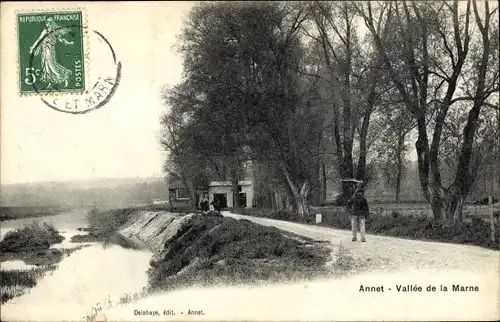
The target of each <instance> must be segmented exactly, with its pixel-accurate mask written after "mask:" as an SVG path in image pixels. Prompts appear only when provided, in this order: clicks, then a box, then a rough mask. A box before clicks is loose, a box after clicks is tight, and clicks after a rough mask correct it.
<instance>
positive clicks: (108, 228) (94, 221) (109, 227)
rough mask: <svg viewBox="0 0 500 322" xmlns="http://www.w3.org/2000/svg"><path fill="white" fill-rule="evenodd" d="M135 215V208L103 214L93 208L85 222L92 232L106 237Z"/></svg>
mask: <svg viewBox="0 0 500 322" xmlns="http://www.w3.org/2000/svg"><path fill="white" fill-rule="evenodd" d="M136 213H137V209H135V208H124V209H111V210H106V211H103V212H100V211H98V210H97V209H96V208H93V209H91V210H90V211H89V212H88V213H87V221H88V222H89V226H90V229H91V230H92V231H95V232H96V233H97V234H99V235H104V236H107V235H111V234H113V233H115V232H116V231H118V230H119V229H120V228H121V227H122V226H123V225H124V224H125V223H126V222H127V221H128V220H129V219H130V218H132V217H133V216H134V215H135V214H136Z"/></svg>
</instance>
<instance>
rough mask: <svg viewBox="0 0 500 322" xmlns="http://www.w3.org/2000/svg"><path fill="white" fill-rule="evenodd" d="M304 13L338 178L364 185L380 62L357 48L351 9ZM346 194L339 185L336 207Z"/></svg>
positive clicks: (317, 7) (334, 6) (315, 5)
mask: <svg viewBox="0 0 500 322" xmlns="http://www.w3.org/2000/svg"><path fill="white" fill-rule="evenodd" d="M309 10H310V15H309V18H310V19H309V20H310V22H311V23H310V24H309V25H307V26H304V27H303V28H302V30H303V32H304V33H305V34H306V35H307V36H308V37H309V38H310V39H311V40H312V41H313V42H315V43H316V47H313V48H317V49H318V50H319V52H320V55H321V57H322V59H321V61H322V63H323V66H322V70H323V72H321V74H320V75H321V76H322V80H323V82H324V86H325V94H326V98H327V100H328V102H329V104H330V106H331V113H330V120H329V122H328V123H329V125H330V126H331V131H329V133H332V138H333V140H332V141H333V143H334V147H335V154H336V158H337V159H338V163H337V164H338V173H339V175H340V177H342V178H354V177H355V178H357V179H359V180H363V181H365V182H366V181H367V173H366V171H367V152H368V144H367V138H368V133H369V127H370V119H371V116H372V114H373V113H374V111H375V109H376V107H377V105H378V104H379V99H380V92H381V86H380V80H381V77H380V66H381V60H380V59H379V55H378V52H377V51H375V50H372V49H373V48H370V46H365V47H364V48H363V47H362V46H361V44H360V38H361V36H360V31H359V28H358V27H357V26H358V24H357V21H356V18H357V14H356V11H355V7H354V6H353V5H352V4H351V3H349V2H320V1H315V2H311V3H309ZM365 43H366V42H365ZM368 43H370V42H369V41H368ZM326 133H328V132H326ZM356 145H357V146H358V149H357V151H355V150H354V147H355V146H356ZM355 152H357V154H358V159H357V161H355ZM349 188H350V186H349V185H347V184H343V185H342V197H341V201H342V202H345V201H346V200H347V199H348V198H349V197H350V194H351V191H350V190H349Z"/></svg>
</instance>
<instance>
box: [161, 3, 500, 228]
mask: <svg viewBox="0 0 500 322" xmlns="http://www.w3.org/2000/svg"><path fill="white" fill-rule="evenodd" d="M496 10H497V7H496V5H495V8H490V4H489V3H488V2H481V3H478V2H477V1H467V2H460V3H459V2H458V1H455V2H415V1H391V2H350V1H342V2H340V1H337V2H317V1H314V2H283V3H281V2H238V3H227V2H223V3H203V4H199V5H197V6H195V7H194V9H193V10H192V11H191V13H190V15H189V18H188V20H187V23H186V26H185V28H184V30H183V32H182V36H181V39H180V46H179V50H180V52H181V53H182V55H183V57H184V80H183V82H182V83H181V84H179V85H178V86H176V87H174V88H172V89H168V90H166V91H165V92H164V94H163V97H164V100H165V102H166V103H167V104H168V106H169V108H170V109H169V111H168V112H167V113H166V114H165V115H164V117H163V118H162V125H163V129H164V133H163V135H162V137H161V142H162V144H163V145H164V146H165V148H166V149H167V150H168V151H169V157H168V159H167V162H166V170H167V171H168V172H169V173H171V174H173V175H176V176H177V177H178V179H180V180H181V181H182V182H183V184H184V185H185V186H186V188H188V189H189V191H191V192H192V194H193V196H194V193H195V188H196V187H197V186H198V185H202V184H204V183H206V182H207V181H208V180H209V179H220V180H226V179H227V180H231V181H232V182H233V189H234V192H237V189H238V186H237V182H238V179H239V178H240V177H241V174H242V167H241V165H242V164H245V163H246V162H248V161H251V162H252V163H253V164H254V167H255V168H257V169H260V170H261V172H262V173H265V177H266V179H267V180H266V181H267V182H268V183H269V184H270V185H272V186H273V187H275V188H276V189H277V188H278V187H282V188H284V189H285V191H286V192H287V193H288V194H289V195H290V196H291V197H292V200H293V202H292V205H293V207H294V208H295V209H296V211H297V212H298V213H299V214H300V215H303V216H306V215H307V214H308V204H309V203H310V202H313V203H319V202H322V201H324V200H325V198H326V180H327V177H328V176H331V173H336V175H337V176H338V177H341V178H356V179H360V180H363V181H364V182H365V183H369V182H370V180H371V179H372V178H373V176H374V170H375V169H381V170H382V173H385V174H386V177H387V178H388V179H390V180H389V181H391V182H392V183H393V184H394V185H395V187H396V194H397V195H399V190H400V188H399V187H400V185H401V180H402V176H403V169H404V166H405V160H406V157H407V152H408V150H409V148H410V147H409V146H408V142H409V140H410V138H411V137H412V136H415V137H416V144H415V150H416V155H417V159H418V170H419V179H420V185H421V189H422V194H423V196H424V197H425V199H426V200H427V201H428V202H429V204H430V205H431V206H432V209H433V213H434V216H435V218H436V219H437V220H452V219H456V220H460V219H461V209H462V206H463V202H464V200H465V198H466V197H467V195H468V194H469V192H470V189H471V188H472V186H473V184H474V180H475V178H476V177H477V174H478V173H479V172H480V171H479V170H480V169H483V168H484V167H482V165H483V164H485V163H486V162H490V163H491V160H498V145H499V142H498V137H499V134H500V133H499V127H500V122H499V121H498V115H499V110H498V76H499V74H498V73H499V72H498V18H497V15H495V12H496ZM491 147H496V149H497V150H496V151H495V149H492V148H491ZM495 153H497V154H496V155H495ZM495 156H497V158H495ZM332 170H334V171H332ZM443 171H444V172H443ZM442 173H446V174H447V176H446V180H443V178H442ZM450 173H453V174H454V175H453V176H450V175H448V174H450ZM235 195H236V194H235ZM349 195H350V191H349V187H348V186H347V185H345V186H342V197H341V201H345V199H346V198H348V197H349ZM193 200H194V199H193Z"/></svg>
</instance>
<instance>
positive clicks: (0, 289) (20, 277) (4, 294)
mask: <svg viewBox="0 0 500 322" xmlns="http://www.w3.org/2000/svg"><path fill="white" fill-rule="evenodd" d="M55 269H56V267H55V266H53V265H48V266H41V267H37V268H32V269H29V270H9V271H0V304H3V303H5V302H7V301H8V300H10V299H13V298H15V297H17V296H21V295H22V294H24V293H25V292H26V290H27V289H29V288H32V287H35V286H36V284H37V281H38V280H39V279H40V278H41V277H43V276H44V275H45V274H46V273H47V272H51V271H53V270H55Z"/></svg>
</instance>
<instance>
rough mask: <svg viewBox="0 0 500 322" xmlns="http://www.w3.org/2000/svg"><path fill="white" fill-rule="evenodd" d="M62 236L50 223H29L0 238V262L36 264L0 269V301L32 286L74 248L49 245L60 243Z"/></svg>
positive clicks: (2, 301) (18, 294) (20, 293)
mask: <svg viewBox="0 0 500 322" xmlns="http://www.w3.org/2000/svg"><path fill="white" fill-rule="evenodd" d="M63 240H64V237H63V236H61V235H60V234H59V232H58V231H57V230H56V229H55V228H54V226H52V225H51V224H47V223H43V224H39V223H36V222H33V223H32V224H30V225H25V226H23V227H20V228H18V229H16V230H13V231H9V232H8V233H7V234H6V235H5V237H4V238H3V239H2V241H0V262H3V261H8V260H22V261H24V263H26V264H27V265H36V266H38V267H36V268H33V269H28V270H1V271H0V293H1V294H0V297H1V303H5V302H7V301H8V300H10V299H12V298H14V297H16V296H20V295H22V294H24V292H25V291H26V290H27V289H29V288H31V287H34V286H35V285H36V283H37V280H38V279H39V278H41V277H42V276H43V275H44V274H45V273H46V272H48V271H52V270H54V269H55V266H54V264H56V263H58V262H59V261H61V259H62V258H63V255H64V254H67V253H70V252H71V251H74V249H71V250H60V249H53V248H50V246H51V245H53V244H57V243H60V242H62V241H63Z"/></svg>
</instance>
